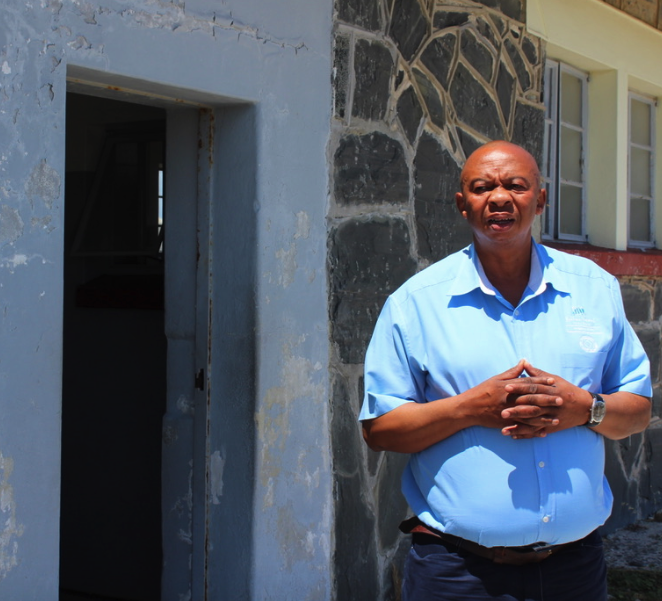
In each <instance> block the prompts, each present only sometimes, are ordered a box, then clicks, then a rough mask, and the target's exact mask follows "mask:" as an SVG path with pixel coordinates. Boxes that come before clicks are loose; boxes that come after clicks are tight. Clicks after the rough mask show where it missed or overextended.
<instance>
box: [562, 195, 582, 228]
mask: <svg viewBox="0 0 662 601" xmlns="http://www.w3.org/2000/svg"><path fill="white" fill-rule="evenodd" d="M559 196H560V201H561V206H560V213H561V214H560V223H559V234H571V235H574V236H581V235H582V189H581V188H578V187H577V186H569V185H567V184H561V190H560V194H559Z"/></svg>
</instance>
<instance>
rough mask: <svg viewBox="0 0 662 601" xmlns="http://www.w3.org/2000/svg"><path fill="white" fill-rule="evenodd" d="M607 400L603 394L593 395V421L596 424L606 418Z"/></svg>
mask: <svg viewBox="0 0 662 601" xmlns="http://www.w3.org/2000/svg"><path fill="white" fill-rule="evenodd" d="M606 410H607V408H606V406H605V402H604V400H603V399H602V397H601V396H599V395H597V394H596V395H595V396H594V397H593V406H592V407H591V422H592V423H594V424H599V423H600V422H601V421H602V418H604V416H605V413H606Z"/></svg>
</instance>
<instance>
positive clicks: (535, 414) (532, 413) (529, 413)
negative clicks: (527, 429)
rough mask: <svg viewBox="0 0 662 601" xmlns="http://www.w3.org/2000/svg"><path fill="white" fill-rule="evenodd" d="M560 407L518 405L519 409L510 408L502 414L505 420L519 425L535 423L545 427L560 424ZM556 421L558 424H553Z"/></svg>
mask: <svg viewBox="0 0 662 601" xmlns="http://www.w3.org/2000/svg"><path fill="white" fill-rule="evenodd" d="M558 407H559V405H558V404H556V405H555V406H548V407H547V406H540V405H518V406H517V407H508V408H507V409H504V410H503V411H502V412H501V417H502V418H503V419H508V420H512V421H515V422H517V423H533V422H534V421H535V422H537V423H540V424H545V425H549V424H551V425H556V424H558V421H559V420H558ZM553 421H556V424H552V422H553Z"/></svg>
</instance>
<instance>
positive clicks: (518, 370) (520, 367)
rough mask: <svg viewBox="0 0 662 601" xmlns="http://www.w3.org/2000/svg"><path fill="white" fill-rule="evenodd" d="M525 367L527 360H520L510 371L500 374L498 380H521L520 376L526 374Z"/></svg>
mask: <svg viewBox="0 0 662 601" xmlns="http://www.w3.org/2000/svg"><path fill="white" fill-rule="evenodd" d="M525 365H526V359H520V361H519V363H518V364H517V365H514V366H513V367H511V368H510V369H507V370H506V371H504V372H503V373H501V374H499V375H498V376H497V377H496V378H497V379H498V380H512V379H514V378H519V376H520V375H521V374H522V373H523V372H524V366H525Z"/></svg>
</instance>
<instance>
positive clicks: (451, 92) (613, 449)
mask: <svg viewBox="0 0 662 601" xmlns="http://www.w3.org/2000/svg"><path fill="white" fill-rule="evenodd" d="M524 10H525V6H524V1H523V0H521V1H520V0H485V1H484V2H470V1H469V0H455V1H453V2H441V1H439V0H336V15H335V17H336V20H335V44H334V52H335V59H334V71H333V83H334V114H333V123H332V130H331V140H330V161H331V179H332V181H331V203H330V207H329V235H328V247H329V284H330V290H329V294H330V302H329V311H330V323H331V338H332V347H333V348H332V355H331V369H332V373H333V382H332V386H333V392H332V441H333V449H334V450H333V463H334V472H335V484H334V501H335V509H336V526H335V534H336V541H335V562H334V566H335V577H336V596H337V598H338V599H380V600H382V599H383V600H386V599H395V598H398V590H399V579H400V573H401V572H400V570H401V565H402V558H403V555H404V553H405V552H406V550H407V546H408V542H407V540H406V539H405V538H404V537H400V536H399V535H398V530H397V525H398V523H399V521H400V520H401V519H402V518H403V517H405V516H406V514H407V507H406V503H405V502H404V500H403V498H402V496H401V494H400V483H399V479H400V472H401V470H402V468H403V466H404V464H405V462H406V460H407V457H406V456H404V455H398V454H395V453H374V452H372V451H370V450H369V449H367V447H366V446H365V444H364V443H363V441H362V439H361V432H360V427H359V424H358V423H357V415H358V411H359V408H360V404H361V400H362V396H363V382H362V376H363V373H362V372H363V365H362V364H363V357H364V353H365V349H366V346H367V343H368V341H369V339H370V336H371V333H372V329H373V326H374V323H375V320H376V318H377V315H378V313H379V311H380V309H381V307H382V304H383V303H384V301H385V299H386V297H387V295H388V294H389V293H390V292H392V291H393V290H394V289H395V288H397V287H398V286H399V285H400V284H401V283H402V282H404V281H405V280H406V279H407V278H408V277H409V276H411V275H412V274H414V273H415V272H416V271H418V270H420V269H422V268H424V267H426V266H427V265H429V264H431V263H432V262H434V261H437V260H439V259H441V258H443V257H444V256H446V255H448V254H449V253H451V252H454V251H455V250H458V249H460V248H462V247H464V246H465V245H466V244H467V243H468V242H469V239H470V235H469V231H468V228H467V227H466V224H465V223H464V220H462V219H461V218H460V217H459V215H458V213H457V210H456V208H455V203H454V193H455V191H456V190H457V182H458V179H459V174H460V169H461V166H462V165H463V163H464V161H465V159H466V157H467V156H468V155H469V154H470V153H471V152H472V151H473V150H474V149H475V148H476V147H477V146H479V145H480V144H481V143H483V142H486V141H488V140H491V139H508V140H512V141H513V142H515V143H518V144H521V145H523V146H524V147H526V148H527V149H528V150H530V151H531V153H532V154H533V155H534V156H535V157H536V158H537V159H540V156H541V148H542V140H543V107H542V105H541V104H540V102H541V90H542V65H543V63H544V46H543V45H542V43H541V42H540V40H538V39H537V38H535V37H532V36H530V35H529V34H527V32H526V31H525V28H524V25H523V21H524ZM623 284H624V296H625V302H626V307H627V310H628V315H629V317H630V319H631V320H632V321H633V322H635V327H636V330H637V332H638V334H639V336H640V337H641V338H642V340H643V341H644V343H645V345H646V347H647V350H648V351H649V353H650V354H651V356H652V359H653V362H654V364H655V367H654V370H653V371H654V377H655V378H656V381H657V380H658V378H659V363H660V350H659V349H660V327H659V321H658V319H659V317H660V314H661V308H660V306H661V305H662V301H661V299H662V288H660V284H658V283H657V282H655V281H649V280H646V281H644V280H643V279H641V278H640V279H636V278H635V279H629V280H624V282H623ZM659 399H660V395H659V394H658V393H656V400H655V408H656V409H655V411H656V413H657V414H659V412H660V400H659ZM660 423H662V422H660ZM656 432H660V433H662V428H660V430H657V427H656V426H653V427H652V428H651V429H649V431H648V432H647V433H646V434H645V435H639V436H632V437H630V438H629V439H627V440H625V441H621V442H619V443H613V444H609V445H608V451H607V462H608V470H607V471H608V475H609V477H610V481H611V482H612V486H613V488H614V492H615V496H616V498H617V504H616V506H615V512H614V517H613V518H612V521H611V522H610V524H611V527H615V526H616V525H623V524H625V523H628V522H631V521H633V520H634V519H635V518H637V517H641V516H642V515H645V514H646V513H648V512H650V511H651V510H652V509H653V508H654V507H658V506H659V505H660V503H661V502H662V501H661V499H660V494H659V491H660V490H662V482H660V480H661V479H660V478H658V477H656V476H655V472H654V470H652V468H651V459H652V457H653V456H654V455H655V454H659V452H661V451H662V449H659V450H658V447H659V446H661V445H662V438H660V439H659V440H658V438H659V437H657V436H656Z"/></svg>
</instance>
